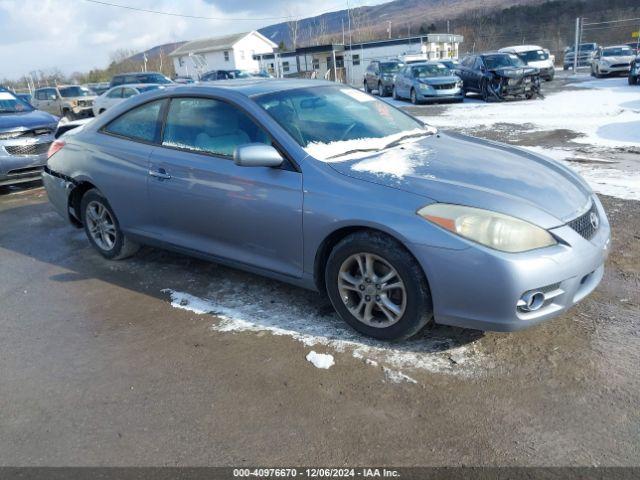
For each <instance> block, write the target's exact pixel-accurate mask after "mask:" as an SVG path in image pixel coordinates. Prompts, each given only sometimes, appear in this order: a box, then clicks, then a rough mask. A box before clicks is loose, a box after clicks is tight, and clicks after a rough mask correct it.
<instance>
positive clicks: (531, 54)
mask: <svg viewBox="0 0 640 480" xmlns="http://www.w3.org/2000/svg"><path fill="white" fill-rule="evenodd" d="M518 57H520V59H521V60H522V61H523V62H525V63H529V62H538V61H540V60H548V59H549V54H548V53H547V52H545V51H544V50H529V51H528V52H519V53H518Z"/></svg>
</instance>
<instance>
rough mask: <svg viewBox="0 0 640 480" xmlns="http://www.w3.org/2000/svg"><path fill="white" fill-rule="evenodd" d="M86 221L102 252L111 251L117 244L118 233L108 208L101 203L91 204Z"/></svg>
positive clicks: (90, 233)
mask: <svg viewBox="0 0 640 480" xmlns="http://www.w3.org/2000/svg"><path fill="white" fill-rule="evenodd" d="M85 219H86V222H87V230H88V232H89V235H91V238H92V239H93V241H94V242H95V243H96V245H97V246H98V247H99V248H101V249H102V250H105V251H108V250H111V249H112V248H113V247H114V245H115V244H116V239H117V231H116V225H115V222H114V220H113V218H112V217H111V214H110V213H109V210H107V207H105V206H104V205H103V204H102V203H100V202H96V201H92V202H89V204H88V205H87V210H86V216H85Z"/></svg>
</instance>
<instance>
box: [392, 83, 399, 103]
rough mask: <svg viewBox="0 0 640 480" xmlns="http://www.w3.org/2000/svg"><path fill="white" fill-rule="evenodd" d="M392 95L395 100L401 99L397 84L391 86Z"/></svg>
mask: <svg viewBox="0 0 640 480" xmlns="http://www.w3.org/2000/svg"><path fill="white" fill-rule="evenodd" d="M391 96H392V97H393V99H394V100H400V97H399V96H398V92H397V91H396V86H395V85H394V86H393V87H392V88H391Z"/></svg>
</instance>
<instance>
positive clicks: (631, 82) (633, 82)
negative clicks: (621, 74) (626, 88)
mask: <svg viewBox="0 0 640 480" xmlns="http://www.w3.org/2000/svg"><path fill="white" fill-rule="evenodd" d="M628 80H629V85H636V84H637V83H638V77H636V76H634V75H629V77H628Z"/></svg>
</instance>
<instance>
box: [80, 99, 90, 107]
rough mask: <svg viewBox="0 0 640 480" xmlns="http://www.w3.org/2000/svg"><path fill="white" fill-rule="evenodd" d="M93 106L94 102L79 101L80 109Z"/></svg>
mask: <svg viewBox="0 0 640 480" xmlns="http://www.w3.org/2000/svg"><path fill="white" fill-rule="evenodd" d="M91 105H93V100H78V106H79V107H90V106H91Z"/></svg>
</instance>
